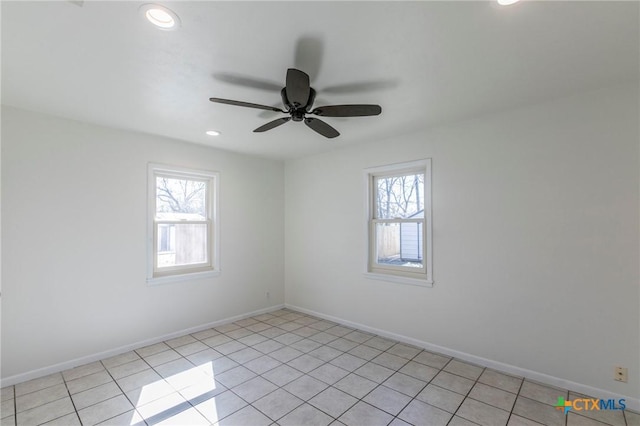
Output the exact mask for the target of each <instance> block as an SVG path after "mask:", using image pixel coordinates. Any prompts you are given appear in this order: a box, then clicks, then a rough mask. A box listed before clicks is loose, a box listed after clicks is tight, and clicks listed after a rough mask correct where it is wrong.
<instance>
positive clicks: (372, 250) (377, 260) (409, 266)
mask: <svg viewBox="0 0 640 426" xmlns="http://www.w3.org/2000/svg"><path fill="white" fill-rule="evenodd" d="M366 173H367V189H368V195H369V197H368V203H367V204H368V223H367V229H368V232H367V234H368V253H367V275H368V276H369V277H371V278H379V279H387V280H391V281H397V282H403V283H409V284H418V285H431V284H433V273H432V261H431V247H432V245H431V160H430V159H427V160H420V161H414V162H410V163H402V164H393V165H389V166H382V167H375V168H372V169H367V170H366Z"/></svg>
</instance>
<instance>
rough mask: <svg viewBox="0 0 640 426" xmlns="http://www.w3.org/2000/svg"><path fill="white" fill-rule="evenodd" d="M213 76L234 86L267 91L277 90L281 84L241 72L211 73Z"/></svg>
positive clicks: (280, 87)
mask: <svg viewBox="0 0 640 426" xmlns="http://www.w3.org/2000/svg"><path fill="white" fill-rule="evenodd" d="M213 78H215V79H216V80H219V81H222V82H224V83H229V84H234V85H236V86H243V87H251V88H252V89H259V90H266V91H269V92H279V91H280V89H282V84H278V83H274V82H271V81H266V80H260V79H257V78H253V77H249V76H245V75H241V74H232V73H228V72H218V73H215V74H213Z"/></svg>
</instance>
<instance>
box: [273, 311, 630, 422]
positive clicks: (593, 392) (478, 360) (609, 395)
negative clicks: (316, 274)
mask: <svg viewBox="0 0 640 426" xmlns="http://www.w3.org/2000/svg"><path fill="white" fill-rule="evenodd" d="M285 307H286V308H288V309H292V310H295V311H299V312H302V313H305V314H308V315H313V316H316V317H318V318H323V319H326V320H329V321H333V322H336V323H339V324H343V325H346V326H348V327H351V328H357V329H359V330H362V331H366V332H369V333H372V334H376V335H378V336H382V337H386V338H389V339H392V340H396V341H398V342H402V343H407V344H409V345H413V346H416V347H419V348H423V349H426V350H429V351H433V352H438V353H441V354H444V355H448V356H451V357H455V358H458V359H461V360H463V361H467V362H470V363H473V364H477V365H481V366H483V367H488V368H491V369H494V370H498V371H502V372H504V373H507V374H511V375H513V376H520V377H525V378H527V379H531V380H535V381H537V382H540V383H544V384H547V385H549V386H555V387H557V388H562V389H569V390H571V391H574V392H578V393H582V394H585V395H589V396H592V397H594V398H602V399H615V400H618V399H620V398H623V399H624V400H625V402H626V406H627V408H628V409H630V410H636V411H638V410H640V398H633V397H630V396H627V395H621V394H618V393H615V392H611V391H608V390H604V389H598V388H595V387H593V386H588V385H584V384H582V383H576V382H572V381H570V380H566V379H562V378H559V377H554V376H550V375H548V374H544V373H539V372H537V371H532V370H528V369H526V368H521V367H516V366H514V365H510V364H505V363H502V362H498V361H493V360H490V359H487V358H482V357H479V356H476V355H471V354H468V353H465V352H460V351H456V350H454V349H449V348H445V347H443V346H438V345H434V344H432V343H427V342H423V341H421V340H417V339H413V338H411V337H407V336H403V335H401V334H396V333H391V332H388V331H385V330H381V329H378V328H374V327H369V326H367V325H364V324H359V323H356V322H353V321H348V320H345V319H343V318H338V317H334V316H332V315H325V314H323V313H320V312H315V311H312V310H310V309H305V308H301V307H299V306H295V305H292V304H289V303H286V304H285Z"/></svg>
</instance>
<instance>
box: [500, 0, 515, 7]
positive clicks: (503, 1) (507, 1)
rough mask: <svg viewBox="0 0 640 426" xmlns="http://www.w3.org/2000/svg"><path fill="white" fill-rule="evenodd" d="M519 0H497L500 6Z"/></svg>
mask: <svg viewBox="0 0 640 426" xmlns="http://www.w3.org/2000/svg"><path fill="white" fill-rule="evenodd" d="M519 1H520V0H498V4H499V5H500V6H510V5H512V4H514V3H518V2H519Z"/></svg>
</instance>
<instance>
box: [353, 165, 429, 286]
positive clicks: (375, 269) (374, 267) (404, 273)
mask: <svg viewBox="0 0 640 426" xmlns="http://www.w3.org/2000/svg"><path fill="white" fill-rule="evenodd" d="M413 172H416V173H424V194H423V199H424V218H422V219H419V218H414V219H377V218H376V217H375V216H376V214H375V211H376V208H377V194H376V192H377V185H376V178H380V177H387V176H400V175H403V174H408V173H413ZM365 181H366V194H367V197H366V201H367V206H366V213H367V215H366V218H367V221H366V242H367V244H366V265H365V273H364V274H365V277H367V278H371V279H376V280H383V281H391V282H396V283H401V284H411V285H418V286H423V287H432V286H433V239H432V237H433V232H432V220H431V159H430V158H427V159H423V160H417V161H410V162H404V163H396V164H389V165H384V166H378V167H371V168H368V169H365ZM405 222H407V223H412V222H423V226H422V232H423V235H422V244H423V246H422V253H423V256H422V261H423V265H424V267H423V268H418V270H416V269H415V268H411V267H407V266H394V265H380V264H378V263H377V262H376V258H377V256H376V251H377V247H376V224H378V223H405Z"/></svg>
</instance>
